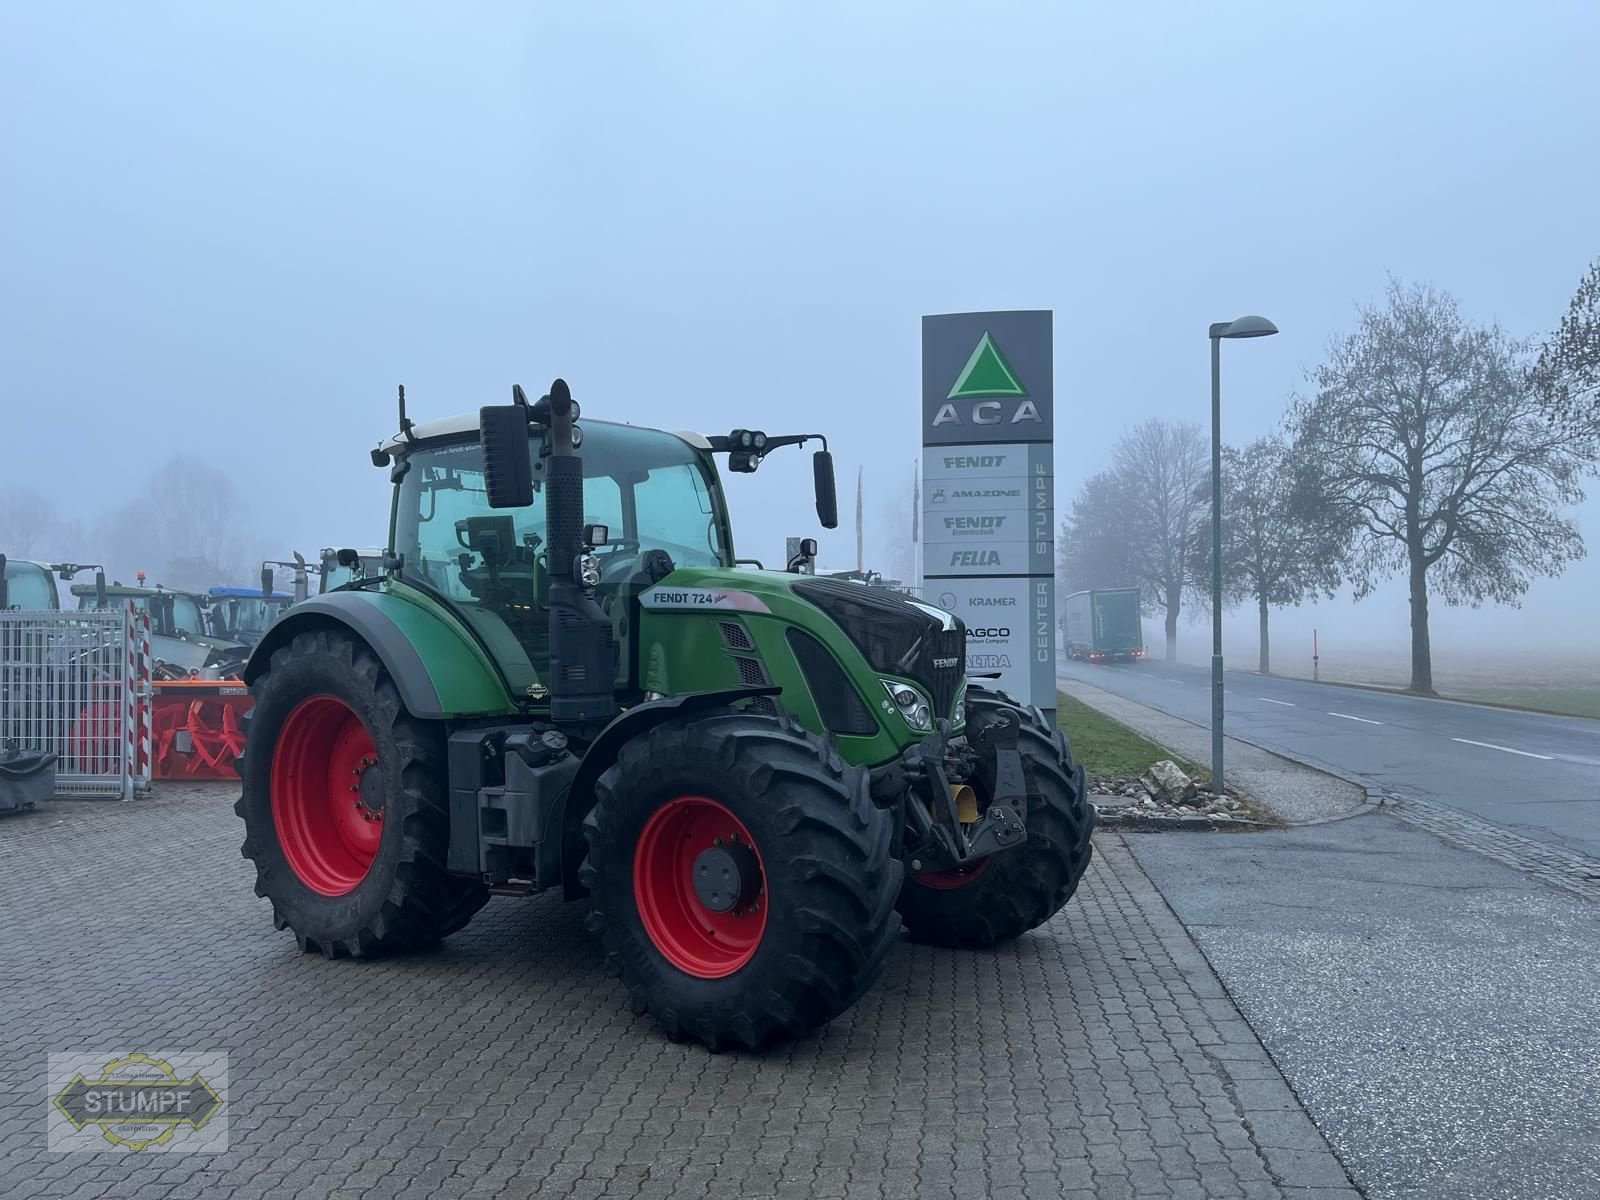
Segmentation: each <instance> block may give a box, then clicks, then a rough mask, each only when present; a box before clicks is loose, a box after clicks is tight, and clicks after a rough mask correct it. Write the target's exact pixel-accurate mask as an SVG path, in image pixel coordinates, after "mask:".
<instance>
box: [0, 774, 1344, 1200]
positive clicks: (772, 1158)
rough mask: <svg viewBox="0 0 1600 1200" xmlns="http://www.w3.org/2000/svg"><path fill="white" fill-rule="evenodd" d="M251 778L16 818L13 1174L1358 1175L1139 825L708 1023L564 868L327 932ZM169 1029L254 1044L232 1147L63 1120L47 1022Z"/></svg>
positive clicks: (500, 1187) (369, 1180) (84, 1182)
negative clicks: (524, 895)
mask: <svg viewBox="0 0 1600 1200" xmlns="http://www.w3.org/2000/svg"><path fill="white" fill-rule="evenodd" d="M231 801H232V789H231V788H226V787H211V786H190V787H187V788H183V787H178V786H172V785H169V786H166V787H164V788H161V789H160V790H159V791H158V793H157V795H156V796H154V797H153V798H151V799H148V800H144V801H139V802H135V803H133V804H116V803H107V802H82V801H79V802H54V803H51V804H49V805H46V806H44V807H43V808H42V809H41V810H40V811H38V812H34V813H24V814H20V815H18V816H14V817H7V818H0V912H3V913H4V914H5V917H6V920H5V921H4V923H3V926H0V1013H3V1015H0V1196H4V1197H6V1198H7V1200H23V1198H26V1197H44V1196H63V1197H73V1198H82V1200H89V1198H91V1197H96V1196H115V1197H125V1196H131V1197H152V1198H155V1197H159V1198H162V1200H168V1198H170V1200H179V1198H182V1197H202V1196H204V1197H235V1198H238V1200H246V1198H249V1197H267V1196H272V1197H278V1196H296V1197H357V1196H361V1197H366V1198H368V1200H381V1198H383V1197H389V1196H405V1195H416V1196H429V1197H436V1196H438V1197H455V1196H471V1197H479V1196H484V1197H487V1196H497V1195H504V1196H535V1195H547V1194H548V1195H552V1196H563V1197H568V1196H570V1197H577V1198H583V1197H601V1196H618V1197H624V1196H626V1197H665V1196H686V1197H690V1196H703V1197H708V1198H715V1197H765V1196H772V1197H796V1198H802V1197H804V1198H811V1197H818V1198H821V1197H843V1196H849V1197H852V1198H854V1197H963V1196H973V1197H978V1196H982V1197H993V1198H995V1200H1014V1198H1022V1197H1035V1196H1038V1197H1045V1196H1048V1197H1081V1198H1088V1197H1098V1198H1099V1200H1115V1198H1117V1197H1134V1196H1150V1197H1246V1198H1254V1197H1276V1196H1313V1197H1320V1198H1322V1200H1351V1198H1354V1197H1356V1195H1357V1193H1356V1192H1355V1191H1354V1190H1353V1189H1352V1188H1351V1187H1350V1184H1349V1179H1348V1176H1347V1175H1346V1174H1345V1172H1344V1170H1343V1168H1342V1167H1341V1166H1340V1165H1339V1163H1338V1161H1337V1160H1336V1159H1335V1157H1334V1156H1333V1154H1332V1153H1331V1152H1330V1151H1329V1149H1328V1147H1327V1144H1326V1143H1325V1142H1324V1140H1323V1138H1322V1135H1321V1134H1320V1133H1318V1132H1317V1130H1316V1129H1315V1127H1314V1126H1313V1125H1312V1124H1311V1122H1310V1121H1309V1120H1308V1119H1307V1117H1306V1116H1305V1113H1304V1111H1303V1109H1302V1108H1301V1106H1300V1104H1299V1102H1298V1101H1297V1100H1296V1098H1295V1096H1294V1094H1293V1093H1292V1092H1291V1091H1290V1089H1289V1087H1288V1086H1287V1084H1285V1082H1284V1080H1283V1077H1282V1075H1281V1074H1280V1073H1279V1072H1278V1070H1277V1068H1276V1067H1275V1066H1274V1065H1273V1064H1272V1061H1271V1060H1270V1058H1268V1056H1267V1055H1266V1053H1265V1051H1264V1050H1263V1049H1262V1048H1261V1045H1260V1043H1259V1042H1258V1041H1257V1039H1256V1037H1255V1034H1254V1033H1253V1032H1252V1031H1251V1030H1250V1028H1249V1026H1248V1025H1247V1024H1246V1023H1245V1021H1244V1020H1243V1019H1242V1018H1241V1017H1240V1015H1239V1013H1238V1010H1237V1009H1236V1008H1235V1007H1234V1005H1233V1004H1232V1002H1231V1001H1230V1000H1228V999H1227V996H1226V994H1225V992H1224V991H1223V989H1222V987H1221V985H1220V984H1219V983H1218V982H1217V980H1216V977H1215V976H1214V975H1212V973H1211V971H1210V969H1209V967H1207V965H1206V963H1205V960H1204V958H1203V957H1202V956H1201V955H1200V953H1199V951H1198V950H1197V949H1196V948H1195V946H1194V943H1193V942H1192V941H1191V940H1190V939H1189V937H1188V935H1187V934H1186V933H1185V932H1184V930H1183V928H1182V927H1181V926H1180V925H1179V924H1178V922H1177V920H1176V918H1175V917H1173V915H1172V913H1171V911H1170V910H1169V909H1168V908H1167V906H1166V904H1165V902H1164V901H1163V900H1162V898H1161V896H1160V894H1159V893H1158V892H1156V890H1155V889H1154V887H1153V886H1152V885H1151V884H1150V882H1149V880H1148V879H1147V878H1146V876H1145V875H1144V874H1143V872H1142V871H1141V870H1140V868H1139V867H1138V865H1137V864H1136V863H1135V862H1134V861H1133V859H1132V857H1131V856H1130V855H1129V853H1128V851H1127V849H1126V847H1125V845H1124V844H1123V843H1122V841H1121V840H1120V838H1118V837H1117V836H1116V835H1104V836H1102V837H1101V838H1099V839H1098V850H1099V853H1098V856H1097V858H1096V860H1095V863H1094V865H1093V866H1092V867H1091V869H1090V873H1089V876H1088V878H1087V880H1086V882H1085V886H1084V888H1083V890H1082V891H1081V892H1080V894H1079V896H1078V897H1077V899H1075V900H1074V902H1073V903H1072V904H1071V905H1070V906H1069V907H1068V909H1067V911H1066V912H1064V913H1062V914H1061V915H1059V916H1058V917H1056V918H1055V919H1054V920H1052V921H1051V922H1050V923H1049V924H1047V925H1046V926H1045V927H1044V928H1042V929H1040V930H1037V931H1035V932H1034V933H1032V934H1030V935H1028V936H1026V937H1024V938H1022V939H1020V940H1019V941H1017V942H1016V943H1014V944H1012V945H1010V946H1007V947H1005V948H1003V949H1000V950H998V951H993V952H985V953H974V952H951V951H937V950H931V949H928V948H925V947H919V946H912V945H910V944H909V943H908V944H905V945H903V946H901V947H900V948H899V949H897V950H896V952H895V954H894V955H893V957H892V958H891V960H890V964H889V967H888V969H887V971H886V972H885V975H884V977H883V979H882V980H881V981H880V982H879V983H878V985H877V986H876V987H875V988H874V989H872V991H870V992H869V993H868V994H867V996H866V997H864V998H863V999H862V1000H861V1001H860V1002H859V1003H858V1004H857V1005H856V1006H855V1007H854V1008H853V1009H852V1010H851V1011H850V1012H849V1013H847V1014H845V1016H843V1017H841V1018H840V1019H839V1020H837V1021H835V1022H834V1023H833V1024H832V1025H830V1026H829V1027H828V1028H827V1029H826V1030H824V1031H822V1032H820V1033H818V1034H817V1035H815V1036H812V1037H810V1038H807V1039H805V1040H803V1041H801V1042H799V1043H796V1044H793V1045H789V1046H786V1047H782V1048H779V1049H777V1050H775V1051H772V1052H769V1053H767V1054H764V1055H759V1056H757V1055H742V1054H725V1055H712V1054H708V1053H707V1052H705V1051H704V1050H702V1049H700V1048H698V1047H693V1046H683V1045H677V1044H674V1043H672V1042H669V1041H667V1040H666V1039H665V1038H664V1037H663V1036H662V1035H661V1034H660V1033H659V1032H658V1031H657V1029H656V1028H655V1027H654V1025H653V1024H651V1023H650V1022H648V1021H647V1020H646V1019H643V1018H636V1017H634V1016H632V1015H631V1014H630V1013H629V1011H628V1008H627V1006H626V1005H625V1004H624V1002H623V997H622V994H621V992H620V990H619V989H618V988H617V987H616V985H615V984H614V983H613V981H611V980H609V979H607V978H605V977H604V976H603V975H602V973H601V971H600V964H599V959H598V955H597V953H596V950H595V946H594V943H593V942H591V940H590V939H589V938H588V937H587V935H585V934H584V933H583V930H582V916H583V912H582V907H583V906H582V905H563V904H561V903H560V901H559V900H558V899H556V898H554V897H539V898H535V899H531V900H530V899H511V898H504V899H496V900H494V901H492V902H491V903H490V906H489V907H488V908H487V909H485V910H484V912H483V913H482V914H481V915H480V916H479V917H478V918H477V919H476V920H475V921H474V922H473V924H472V925H471V926H470V927H468V929H466V930H465V931H464V932H462V933H461V934H458V935H456V936H455V937H453V938H451V939H450V940H449V941H448V942H447V943H446V945H445V946H444V947H443V948H442V949H440V950H438V951H435V952H432V953H428V954H423V955H418V956H413V957H407V958H398V959H391V960H385V961H378V962H349V961H344V962H328V961H325V960H323V959H322V958H320V957H316V956H302V955H300V954H299V953H297V952H296V950H295V948H294V943H293V941H292V939H291V938H290V935H289V934H288V933H276V932H274V931H273V930H272V928H271V923H270V921H269V919H268V911H267V907H266V904H265V902H264V901H261V900H258V899H257V898H256V897H255V896H254V895H253V894H252V892H251V888H250V881H251V873H250V870H249V867H248V865H247V864H246V863H245V862H244V861H243V860H242V859H241V858H240V857H239V856H238V844H239V841H240V828H239V825H238V823H237V821H236V819H235V818H234V816H233V814H232V811H231ZM141 1049H151V1050H154V1049H185V1050H195V1051H200V1050H211V1051H225V1052H227V1053H228V1054H229V1055H230V1080H231V1092H230V1095H229V1097H228V1104H229V1106H230V1107H229V1110H228V1111H229V1114H230V1121H231V1127H230V1136H231V1145H230V1148H229V1149H228V1150H227V1151H226V1152H224V1153H221V1154H216V1155H205V1154H153V1153H143V1154H133V1153H117V1154H111V1153H107V1154H82V1153H80V1154H61V1153H52V1152H50V1151H48V1150H47V1149H46V1148H45V1111H46V1110H45V1096H44V1093H45V1090H46V1089H45V1086H44V1081H45V1056H46V1054H47V1053H49V1052H51V1051H58V1052H59V1051H77V1050H95V1051H116V1050H141Z"/></svg>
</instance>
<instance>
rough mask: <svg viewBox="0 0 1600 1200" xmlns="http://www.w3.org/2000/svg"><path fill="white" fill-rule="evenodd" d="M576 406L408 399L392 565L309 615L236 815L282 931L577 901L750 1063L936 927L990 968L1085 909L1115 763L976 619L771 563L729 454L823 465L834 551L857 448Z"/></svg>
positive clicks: (655, 987)
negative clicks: (1009, 680) (731, 483)
mask: <svg viewBox="0 0 1600 1200" xmlns="http://www.w3.org/2000/svg"><path fill="white" fill-rule="evenodd" d="M577 417H578V406H577V404H576V403H574V402H573V400H572V398H571V395H570V393H569V392H568V389H567V386H566V385H565V384H564V383H563V382H562V381H560V380H557V381H556V382H555V383H554V384H553V385H552V387H551V390H550V394H549V395H547V396H545V397H543V398H542V399H540V400H539V401H537V402H536V403H532V404H530V403H528V401H527V399H526V397H525V396H524V395H523V393H522V390H521V388H514V389H513V403H511V404H509V405H494V406H489V407H485V408H483V409H481V410H480V411H479V412H478V413H476V414H473V415H471V416H467V417H460V418H456V419H452V420H443V421H437V422H433V423H428V424H423V425H414V424H413V423H412V422H411V421H409V420H408V419H407V418H406V415H405V398H404V391H403V390H402V392H401V402H400V432H399V433H398V434H397V435H396V436H395V437H393V438H391V439H390V440H388V441H387V442H386V443H384V444H383V445H381V446H380V447H379V448H378V449H376V450H374V451H373V454H372V457H373V461H374V463H375V464H376V465H378V466H380V467H387V468H388V469H389V477H390V480H391V481H392V483H393V486H394V497H393V507H392V513H393V516H392V527H391V531H390V541H389V546H388V548H387V550H386V552H385V554H384V559H383V567H384V570H383V573H382V574H380V575H375V576H369V577H367V578H365V579H362V580H360V581H358V582H357V583H356V584H354V585H353V586H349V587H345V588H342V589H340V590H338V591H336V592H330V593H328V594H326V595H320V596H313V597H311V598H310V599H308V600H306V601H305V602H304V603H301V604H298V605H296V606H295V607H294V608H292V609H291V610H290V611H289V612H288V613H287V614H285V615H284V616H283V617H282V618H281V619H280V620H279V621H278V622H277V623H276V624H274V625H273V626H272V628H271V629H270V630H269V631H268V632H267V634H266V636H265V637H264V638H263V639H262V641H261V642H260V644H259V645H258V646H257V647H256V649H255V651H254V653H253V654H252V656H251V658H250V661H249V664H248V666H247V668H246V671H245V678H246V680H247V681H248V683H249V685H250V689H251V693H252V695H253V696H254V701H255V703H254V708H253V710H252V712H251V714H250V716H249V718H248V723H247V737H246V743H245V751H244V754H243V756H242V758H241V761H240V775H241V777H242V784H243V787H242V794H241V796H240V799H239V802H238V805H237V811H238V813H239V815H240V816H241V817H242V818H243V819H244V823H245V840H244V845H243V847H242V850H243V853H244V855H245V856H246V857H247V858H249V859H251V860H253V862H254V863H255V866H256V873H257V878H256V891H257V893H258V894H260V895H262V896H264V897H266V898H267V899H269V900H270V901H271V904H272V910H273V919H274V922H275V924H276V925H277V927H278V928H280V929H283V928H288V929H290V930H292V931H293V932H294V935H295V937H296V939H297V940H298V942H299V945H300V947H301V948H302V949H303V950H308V951H309V950H317V951H320V952H321V953H323V954H324V955H326V956H328V957H330V958H333V957H338V956H341V955H352V956H357V957H360V956H366V955H370V954H375V953H378V952H382V951H389V950H402V949H410V948H413V947H418V946H423V945H427V944H430V943H432V942H434V941H436V940H437V939H439V938H441V937H444V936H446V935H448V934H450V933H453V932H454V931H456V930H458V929H460V928H461V927H462V926H464V925H465V924H466V923H467V922H468V921H469V920H470V919H471V917H472V915H473V914H474V913H475V912H477V911H478V909H479V908H481V907H482V906H483V904H484V903H485V902H486V901H487V899H488V897H489V895H490V891H491V889H493V890H495V891H497V892H522V893H531V892H537V891H542V890H544V889H547V888H553V887H560V888H561V889H563V892H564V894H565V895H566V896H567V897H568V898H571V899H577V898H582V897H587V900H588V903H589V918H588V927H589V928H590V930H591V931H593V932H594V933H595V934H597V935H598V936H599V938H600V940H601V942H602V944H603V947H604V955H605V964H606V967H607V969H608V971H610V972H611V973H613V974H615V975H617V976H619V977H620V978H621V980H622V984H623V986H624V987H625V988H626V990H627V993H628V996H629V998H630V1000H631V1002H632V1004H633V1007H634V1008H635V1010H636V1011H640V1012H643V1011H649V1012H650V1013H652V1014H653V1015H654V1016H655V1017H656V1019H657V1020H658V1021H659V1022H660V1023H661V1025H662V1026H663V1027H664V1028H665V1029H666V1030H667V1031H668V1033H669V1034H671V1035H673V1036H675V1037H683V1038H694V1039H698V1040H700V1041H702V1042H704V1043H705V1044H706V1045H708V1046H711V1047H713V1048H716V1047H719V1046H723V1045H727V1044H739V1045H744V1046H749V1047H755V1046H760V1045H762V1044H764V1043H768V1042H770V1041H773V1040H776V1039H780V1038H787V1037H794V1036H796V1035H799V1034H801V1033H802V1032H804V1031H806V1030H807V1029H810V1028H812V1027H815V1026H817V1025H820V1024H822V1023H823V1022H826V1021H828V1020H829V1019H830V1018H832V1017H834V1016H835V1015H837V1014H838V1013H839V1012H841V1011H842V1010H844V1009H845V1008H846V1007H848V1006H849V1005H850V1004H852V1003H853V1002H854V1001H855V1000H856V998H857V997H859V996H860V995H861V994H862V993H863V992H864V991H865V989H866V988H867V987H868V986H870V984H871V983H872V981H873V979H874V978H875V977H876V976H877V974H878V972H879V970H880V969H881V967H882V965H883V962H884V959H885V956H886V955H887V954H888V952H889V949H890V947H891V946H892V944H893V943H894V941H895V940H896V938H897V936H898V935H899V932H900V929H901V925H902V922H903V923H904V925H905V927H906V928H907V929H908V930H909V931H910V933H911V935H912V936H914V937H917V938H921V939H924V940H927V941H932V942H938V943H942V944H946V945H963V946H982V945H989V944H992V943H994V942H997V941H1000V940H1003V939H1007V938H1012V937H1015V936H1017V935H1018V934H1021V933H1022V932H1024V931H1025V930H1028V929H1030V928H1032V927H1034V926H1036V925H1038V924H1039V923H1040V922H1042V921H1044V920H1046V919H1047V918H1049V917H1050V916H1051V915H1052V914H1053V913H1055V912H1056V911H1057V910H1058V909H1059V908H1061V906H1062V905H1063V904H1065V903H1066V902H1067V900H1068V898H1069V897H1070V896H1071V895H1072V893H1073V891H1074V889H1075V888H1076V887H1077V884H1078V881H1079V879H1080V878H1081V876H1082V875H1083V872H1084V869H1085V867H1086V866H1087V864H1088V861H1089V855H1090V831H1091V827H1092V824H1093V815H1092V814H1093V810H1092V809H1091V808H1090V806H1089V805H1088V803H1087V797H1086V795H1085V788H1084V778H1083V772H1082V770H1081V769H1078V768H1075V767H1074V765H1073V763H1072V758H1071V752H1070V749H1069V747H1068V745H1067V742H1066V740H1065V739H1064V738H1063V737H1062V735H1061V734H1060V733H1059V732H1058V731H1057V730H1056V729H1054V728H1052V727H1051V726H1049V725H1048V724H1046V722H1045V721H1044V720H1043V718H1042V716H1041V715H1040V713H1039V712H1038V711H1037V710H1036V709H1031V708H1024V707H1021V706H1019V705H1017V704H1015V703H1013V702H1012V701H1011V700H1010V699H1008V698H1007V697H1006V696H1004V695H1002V694H999V693H997V692H993V691H989V690H987V689H985V688H983V687H982V686H980V685H978V684H971V685H969V682H968V680H967V677H966V670H965V668H966V649H965V630H964V629H963V627H962V624H961V622H960V621H959V620H957V619H956V618H955V617H953V616H951V615H950V614H949V613H946V612H944V611H942V610H940V609H937V608H934V607H932V606H929V605H926V604H922V603H920V602H917V601H915V600H913V599H911V598H909V597H906V596H903V595H900V594H898V593H895V592H892V591H889V590H887V589H879V588H865V587H862V586H860V585H859V584H857V583H850V582H841V581H835V580H825V579H817V578H813V577H810V576H807V575H803V574H798V573H796V574H789V573H786V572H771V571H762V570H745V569H738V568H736V566H735V563H736V561H737V560H736V559H735V556H734V548H733V533H732V529H731V527H730V524H729V519H728V509H727V502H726V497H725V495H724V490H723V486H722V483H721V480H720V478H719V476H718V472H717V468H716V465H715V461H714V456H715V455H719V454H725V455H726V456H727V468H728V470H730V471H732V472H735V473H740V472H751V471H754V470H756V469H757V467H759V466H760V464H761V461H762V459H763V458H764V456H765V455H766V454H767V453H769V452H771V451H772V450H774V449H776V448H778V447H780V446H787V445H803V444H805V443H806V442H808V441H812V440H816V441H819V442H821V444H822V446H823V449H822V450H820V451H817V452H816V453H815V454H814V456H813V462H814V474H815V483H816V508H817V514H818V517H819V519H820V520H821V523H822V524H823V525H824V526H826V527H828V528H832V527H834V526H835V525H836V524H837V513H836V500H835V493H834V483H833V464H832V459H831V457H830V455H829V454H828V451H827V449H826V441H825V440H824V439H822V438H821V437H820V435H817V434H795V435H787V436H782V437H768V436H767V435H765V434H764V433H761V432H759V431H754V430H735V431H733V432H732V433H731V434H728V435H719V436H716V437H701V436H698V435H693V434H674V433H666V432H662V431H659V430H653V429H642V428H637V427H634V426H628V425H615V424H610V423H605V422H585V423H584V425H583V427H582V428H581V429H580V428H579V427H578V426H577V425H576V424H575V423H574V422H575V420H576V418H577ZM580 447H581V453H580ZM998 999H999V998H997V1001H998Z"/></svg>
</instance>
